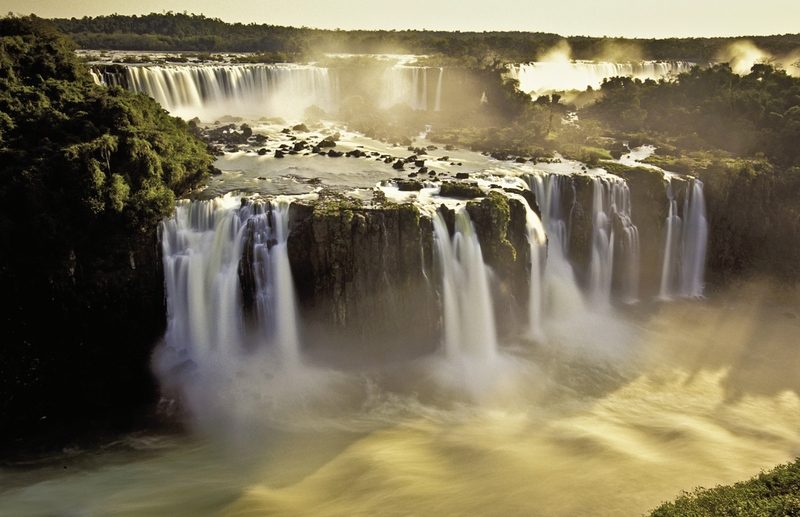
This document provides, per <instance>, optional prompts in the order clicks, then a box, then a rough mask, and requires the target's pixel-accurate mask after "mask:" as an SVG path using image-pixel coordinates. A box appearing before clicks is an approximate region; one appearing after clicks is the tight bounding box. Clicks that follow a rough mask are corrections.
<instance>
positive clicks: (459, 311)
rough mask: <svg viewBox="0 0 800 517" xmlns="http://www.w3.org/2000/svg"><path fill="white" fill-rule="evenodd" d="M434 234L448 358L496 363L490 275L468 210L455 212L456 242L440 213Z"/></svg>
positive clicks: (434, 225)
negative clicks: (489, 360)
mask: <svg viewBox="0 0 800 517" xmlns="http://www.w3.org/2000/svg"><path fill="white" fill-rule="evenodd" d="M433 230H434V240H435V246H436V257H437V261H438V266H439V268H440V269H441V279H442V305H443V319H444V349H445V354H446V356H447V357H448V358H452V359H458V358H462V357H469V358H475V359H487V360H488V359H492V358H494V357H495V356H496V355H497V330H496V328H495V320H494V309H493V306H492V297H491V292H490V289H489V274H488V270H487V268H486V265H485V264H484V262H483V255H482V252H481V245H480V243H479V242H478V236H477V234H476V233H475V228H474V227H473V225H472V221H471V220H470V218H469V214H468V213H467V210H466V208H464V207H458V208H457V209H456V210H455V232H454V234H453V237H452V238H451V237H450V234H449V232H448V230H447V223H446V222H445V220H444V217H443V216H442V214H441V213H439V212H436V214H435V215H434V216H433Z"/></svg>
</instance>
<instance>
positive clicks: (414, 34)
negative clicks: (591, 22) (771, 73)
mask: <svg viewBox="0 0 800 517" xmlns="http://www.w3.org/2000/svg"><path fill="white" fill-rule="evenodd" d="M54 22H55V23H56V25H57V26H58V27H59V29H61V30H62V31H64V32H65V33H67V34H69V35H70V36H71V37H72V38H73V39H74V40H75V42H76V43H78V45H80V46H81V47H82V48H94V49H118V50H150V51H156V50H160V51H167V50H171V51H188V50H197V51H206V52H284V53H287V54H291V55H295V56H303V55H306V56H313V55H314V54H316V53H317V52H352V53H387V52H400V53H416V54H442V55H444V56H448V57H449V58H466V59H469V58H470V57H471V56H484V55H487V54H495V55H498V56H500V57H502V58H503V59H504V60H508V61H517V62H520V61H531V60H533V59H535V58H536V56H538V55H541V54H542V53H543V52H546V51H547V50H548V49H550V48H552V47H553V46H555V45H556V44H559V43H561V42H562V41H566V42H567V43H568V44H569V46H570V48H571V49H572V54H573V56H574V57H575V58H576V59H592V58H596V57H598V56H610V57H613V56H614V55H616V54H620V52H621V53H622V54H626V55H634V56H635V57H637V58H643V59H662V60H669V59H680V60H690V61H696V62H708V61H711V60H714V59H716V56H717V55H718V53H719V52H720V51H721V50H722V49H723V48H725V47H726V46H727V45H729V44H730V43H731V42H732V41H734V39H733V38H669V39H660V40H654V39H651V40H644V39H641V40H639V39H637V40H630V39H623V38H593V37H581V36H579V37H569V38H562V37H561V36H559V35H557V34H549V33H540V32H443V31H340V30H335V31H333V30H319V29H309V28H294V27H280V26H276V25H257V24H242V23H234V24H228V23H225V22H222V21H221V20H218V19H211V18H206V17H205V16H202V15H191V14H181V13H172V12H169V13H165V14H156V13H151V14H147V15H143V16H122V15H116V14H115V15H111V16H98V17H85V18H81V19H76V18H71V19H58V20H54ZM750 40H751V41H753V43H755V44H756V45H757V46H759V47H760V48H763V49H764V50H766V51H768V52H771V53H773V54H783V53H786V52H789V51H792V50H794V49H796V48H798V47H800V35H783V36H760V37H753V38H750Z"/></svg>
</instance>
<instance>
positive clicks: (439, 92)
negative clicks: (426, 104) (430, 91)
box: [433, 67, 444, 111]
mask: <svg viewBox="0 0 800 517" xmlns="http://www.w3.org/2000/svg"><path fill="white" fill-rule="evenodd" d="M443 78H444V67H440V68H439V79H437V80H436V100H435V103H434V105H433V111H442V79H443Z"/></svg>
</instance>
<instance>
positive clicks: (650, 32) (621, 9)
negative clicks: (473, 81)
mask: <svg viewBox="0 0 800 517" xmlns="http://www.w3.org/2000/svg"><path fill="white" fill-rule="evenodd" d="M9 11H11V12H15V13H21V14H28V13H31V12H33V13H35V14H37V15H39V16H43V17H71V16H75V17H81V16H84V15H100V14H112V13H120V14H146V13H149V12H163V11H176V12H182V11H187V12H192V13H203V14H205V15H206V16H210V17H216V18H221V19H222V20H225V21H230V22H236V21H238V22H245V23H250V22H256V23H272V24H277V25H294V26H303V25H305V26H308V27H321V28H330V29H335V28H341V29H375V28H381V29H443V30H463V31H468V30H478V31H482V30H524V31H544V32H555V33H558V34H562V35H592V36H628V37H666V36H731V35H761V34H783V33H787V32H800V0H460V1H456V0H389V1H383V0H381V1H377V0H292V1H276V0H135V1H132V0H0V12H2V13H6V12H9Z"/></svg>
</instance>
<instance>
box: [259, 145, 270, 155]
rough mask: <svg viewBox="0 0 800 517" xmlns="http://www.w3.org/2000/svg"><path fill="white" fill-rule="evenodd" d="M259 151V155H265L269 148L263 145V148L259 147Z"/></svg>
mask: <svg viewBox="0 0 800 517" xmlns="http://www.w3.org/2000/svg"><path fill="white" fill-rule="evenodd" d="M257 152H258V155H259V156H264V155H265V154H267V152H268V151H267V149H266V148H264V147H262V148H261V149H259V150H258V151H257Z"/></svg>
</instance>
